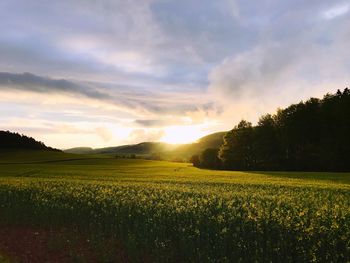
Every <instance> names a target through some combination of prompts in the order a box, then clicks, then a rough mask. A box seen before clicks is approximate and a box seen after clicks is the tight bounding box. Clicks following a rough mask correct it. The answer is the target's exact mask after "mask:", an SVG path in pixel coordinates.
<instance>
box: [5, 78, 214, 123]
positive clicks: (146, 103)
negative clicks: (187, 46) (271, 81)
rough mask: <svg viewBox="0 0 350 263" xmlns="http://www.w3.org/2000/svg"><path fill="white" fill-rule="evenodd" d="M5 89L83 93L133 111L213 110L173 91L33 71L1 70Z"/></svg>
mask: <svg viewBox="0 0 350 263" xmlns="http://www.w3.org/2000/svg"><path fill="white" fill-rule="evenodd" d="M1 89H2V90H17V91H28V92H37V93H44V94H54V93H56V94H66V95H74V96H83V97H86V98H90V99H95V100H99V101H101V102H103V103H108V104H112V105H115V106H119V107H124V108H126V109H129V110H132V111H146V112H150V113H154V114H160V115H162V114H184V113H186V112H193V111H197V110H198V109H205V110H210V109H211V107H213V105H212V104H208V103H206V102H196V103H193V101H192V100H188V99H182V98H181V96H179V94H177V93H174V92H172V91H170V92H166V93H157V92H151V91H147V90H142V89H141V88H140V87H132V86H125V85H116V84H108V83H107V84H104V83H96V82H95V83H94V82H87V83H86V82H81V81H80V82H79V81H71V80H66V79H52V78H48V77H42V76H37V75H34V74H31V73H8V72H0V90H1ZM180 94H181V93H180ZM139 124H141V123H139ZM149 124H150V123H149ZM146 125H147V124H146Z"/></svg>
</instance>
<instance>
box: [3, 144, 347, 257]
mask: <svg viewBox="0 0 350 263" xmlns="http://www.w3.org/2000/svg"><path fill="white" fill-rule="evenodd" d="M0 215H1V220H0V224H1V225H2V226H5V227H23V226H30V227H34V228H36V229H51V230H52V229H65V233H66V234H65V235H60V237H61V238H62V240H57V239H59V238H58V237H55V239H56V240H54V241H53V242H52V243H53V244H51V245H50V247H51V248H52V247H53V248H52V249H62V248H66V246H67V245H66V244H63V243H64V242H65V240H63V239H67V236H69V238H71V240H73V239H74V237H75V238H76V239H77V236H80V237H84V240H88V241H89V246H90V248H89V249H90V250H91V251H93V252H92V255H93V256H94V257H95V259H94V261H95V260H96V259H97V261H99V262H118V261H130V262H147V261H148V262H349V261H350V173H311V172H309V173H302V172H234V171H214V170H205V169H198V168H195V167H193V166H192V165H191V164H188V163H174V162H164V161H149V160H138V159H136V160H129V159H115V158H113V157H112V156H108V155H74V154H69V155H68V154H64V153H47V152H46V153H43V152H39V151H33V152H21V153H16V152H12V153H11V152H10V153H8V152H3V153H0ZM68 232H69V233H71V234H69V233H68ZM77 242H80V241H77ZM116 246H119V247H121V249H122V251H124V252H125V254H126V255H127V257H125V255H121V253H120V252H117V250H116ZM71 249H73V250H74V245H72V247H71ZM75 252H77V251H75ZM75 252H74V251H73V252H72V254H74V253H75ZM124 252H123V253H124ZM1 253H5V254H6V251H0V254H1ZM75 254H77V253H75ZM91 257H92V256H91V253H90V254H89V253H85V254H84V252H82V253H81V254H80V255H79V260H78V259H77V258H75V259H74V262H78V261H81V262H90V261H91ZM0 258H1V257H0Z"/></svg>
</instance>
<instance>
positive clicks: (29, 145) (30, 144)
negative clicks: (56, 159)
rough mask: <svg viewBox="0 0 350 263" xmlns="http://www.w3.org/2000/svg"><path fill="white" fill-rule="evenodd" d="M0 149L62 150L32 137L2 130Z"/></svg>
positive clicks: (0, 133) (0, 132)
mask: <svg viewBox="0 0 350 263" xmlns="http://www.w3.org/2000/svg"><path fill="white" fill-rule="evenodd" d="M0 149H4V150H8V149H16V150H23V149H28V150H50V151H60V150H58V149H54V148H51V147H47V146H46V145H45V144H44V143H43V142H40V141H36V140H35V139H34V138H32V137H28V136H25V135H21V134H19V133H13V132H10V131H0Z"/></svg>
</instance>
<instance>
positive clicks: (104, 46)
mask: <svg viewBox="0 0 350 263" xmlns="http://www.w3.org/2000/svg"><path fill="white" fill-rule="evenodd" d="M0 17H1V18H2V22H1V23H0V32H1V33H0V57H1V60H0V110H1V111H0V112H1V113H0V123H2V125H1V127H0V128H2V129H9V128H12V129H15V130H17V131H20V132H23V133H28V134H29V135H33V136H37V137H39V139H41V140H43V141H45V142H47V143H48V144H51V145H52V146H55V147H61V146H62V147H68V146H80V145H84V144H86V143H87V144H90V143H91V142H94V144H95V146H105V145H112V144H121V143H126V142H129V141H130V138H132V139H134V140H138V139H140V140H141V139H154V140H161V139H162V138H166V137H168V135H169V134H164V132H165V133H166V131H169V130H171V129H170V128H169V127H174V126H176V127H181V126H183V127H184V129H183V133H186V129H188V127H189V126H191V125H192V126H193V125H200V127H201V130H199V131H200V132H207V133H210V132H214V131H219V130H227V129H229V128H231V127H232V126H234V125H235V124H236V122H237V121H239V119H241V118H247V119H248V120H251V121H256V120H257V118H258V116H259V115H260V114H263V113H266V112H273V111H274V110H275V109H276V108H277V107H283V106H287V105H288V104H290V103H293V102H298V101H299V100H302V99H307V98H308V97H310V96H321V95H323V94H324V93H326V92H334V91H335V90H336V89H338V88H339V89H342V88H344V87H346V86H349V72H350V62H349V61H350V51H349V48H348V43H350V6H349V3H348V1H345V0H335V1H328V0H310V1H303V0H287V1H277V0H275V1H271V0H262V1H259V5H257V4H256V1H243V0H218V1H210V0H204V1H203V0H191V1H185V0H179V1H163V0H145V1H124V0H116V1H115V0H113V1H112V0H103V1H81V0H78V1H68V0H62V1H56V2H54V3H51V2H50V3H49V2H45V1H24V0H11V1H10V0H4V1H1V2H0ZM62 17H64V18H65V19H62ZM23 72H27V73H23ZM24 120H27V121H26V122H27V123H30V125H29V126H28V127H24V125H23V124H21V123H22V121H24ZM62 127H66V128H65V129H64V128H62ZM67 127H74V129H67ZM186 127H187V128H186ZM177 129H178V128H176V131H178V130H177ZM73 130H75V132H73ZM179 131H181V130H179ZM62 134H65V137H66V140H62V139H60V137H62ZM79 134H80V135H79Z"/></svg>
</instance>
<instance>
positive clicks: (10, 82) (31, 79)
mask: <svg viewBox="0 0 350 263" xmlns="http://www.w3.org/2000/svg"><path fill="white" fill-rule="evenodd" d="M0 88H1V89H16V90H22V91H33V92H40V93H62V92H63V93H71V94H79V95H84V96H86V97H89V98H93V99H102V100H105V99H110V96H109V95H108V94H106V93H103V92H100V91H98V90H95V89H93V88H91V87H86V86H85V87H84V86H81V85H79V84H76V83H74V82H72V81H68V80H65V79H51V78H46V77H40V76H36V75H34V74H31V73H22V74H15V73H8V72H0Z"/></svg>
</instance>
